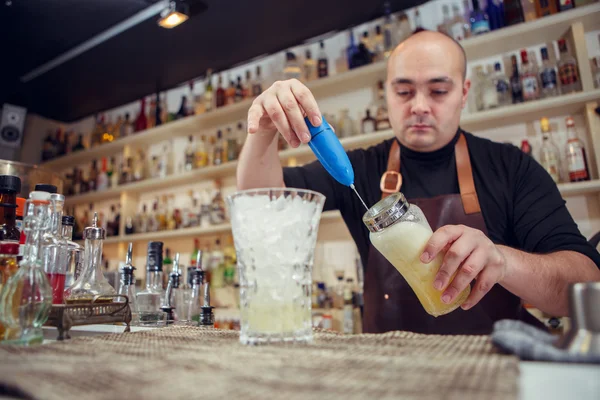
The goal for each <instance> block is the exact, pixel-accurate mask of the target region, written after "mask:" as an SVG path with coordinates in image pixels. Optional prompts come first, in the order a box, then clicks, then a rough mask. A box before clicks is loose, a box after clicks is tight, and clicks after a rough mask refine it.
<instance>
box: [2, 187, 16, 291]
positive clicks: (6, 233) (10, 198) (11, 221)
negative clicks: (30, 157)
mask: <svg viewBox="0 0 600 400" xmlns="http://www.w3.org/2000/svg"><path fill="white" fill-rule="evenodd" d="M20 192H21V179H20V178H19V177H18V176H13V175H0V243H4V242H14V243H19V240H20V238H21V232H19V229H17V214H16V210H17V195H18V194H19V193H20ZM2 279H3V278H2V276H0V282H1V281H2Z"/></svg>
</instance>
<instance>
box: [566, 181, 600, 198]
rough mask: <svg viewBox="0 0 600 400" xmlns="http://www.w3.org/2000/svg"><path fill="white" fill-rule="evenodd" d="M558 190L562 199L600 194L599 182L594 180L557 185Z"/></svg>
mask: <svg viewBox="0 0 600 400" xmlns="http://www.w3.org/2000/svg"><path fill="white" fill-rule="evenodd" d="M558 190H560V193H561V194H562V195H563V197H567V196H579V195H582V194H594V193H600V180H599V179H595V180H593V181H587V182H573V183H560V184H559V185H558Z"/></svg>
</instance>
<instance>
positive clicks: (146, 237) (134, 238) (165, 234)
mask: <svg viewBox="0 0 600 400" xmlns="http://www.w3.org/2000/svg"><path fill="white" fill-rule="evenodd" d="M341 220H342V215H341V214H340V212H339V211H337V210H336V211H326V212H324V213H323V214H322V215H321V223H324V222H328V221H341ZM226 232H231V224H230V223H225V224H219V225H211V226H207V227H200V226H197V227H193V228H182V229H175V230H171V231H157V232H146V233H135V234H132V235H119V236H111V237H108V238H106V239H105V240H104V244H105V245H107V244H115V243H129V242H146V241H154V240H160V241H165V240H170V239H184V238H194V237H200V236H210V235H217V234H220V233H226ZM79 243H80V244H81V243H83V242H82V241H79Z"/></svg>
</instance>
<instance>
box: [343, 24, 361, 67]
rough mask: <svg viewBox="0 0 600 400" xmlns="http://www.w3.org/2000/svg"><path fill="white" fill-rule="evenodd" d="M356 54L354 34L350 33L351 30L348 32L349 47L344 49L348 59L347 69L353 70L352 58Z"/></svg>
mask: <svg viewBox="0 0 600 400" xmlns="http://www.w3.org/2000/svg"><path fill="white" fill-rule="evenodd" d="M357 53H358V47H357V46H356V43H355V42H354V34H353V33H352V29H351V30H350V46H348V48H347V49H346V57H347V58H348V69H352V68H355V67H356V65H355V62H354V58H355V55H356V54H357Z"/></svg>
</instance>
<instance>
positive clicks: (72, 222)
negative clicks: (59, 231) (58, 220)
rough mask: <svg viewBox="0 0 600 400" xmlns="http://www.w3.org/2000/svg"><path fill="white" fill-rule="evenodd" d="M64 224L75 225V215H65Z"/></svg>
mask: <svg viewBox="0 0 600 400" xmlns="http://www.w3.org/2000/svg"><path fill="white" fill-rule="evenodd" d="M62 224H63V225H66V226H73V225H75V217H73V216H72V215H63V217H62Z"/></svg>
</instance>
